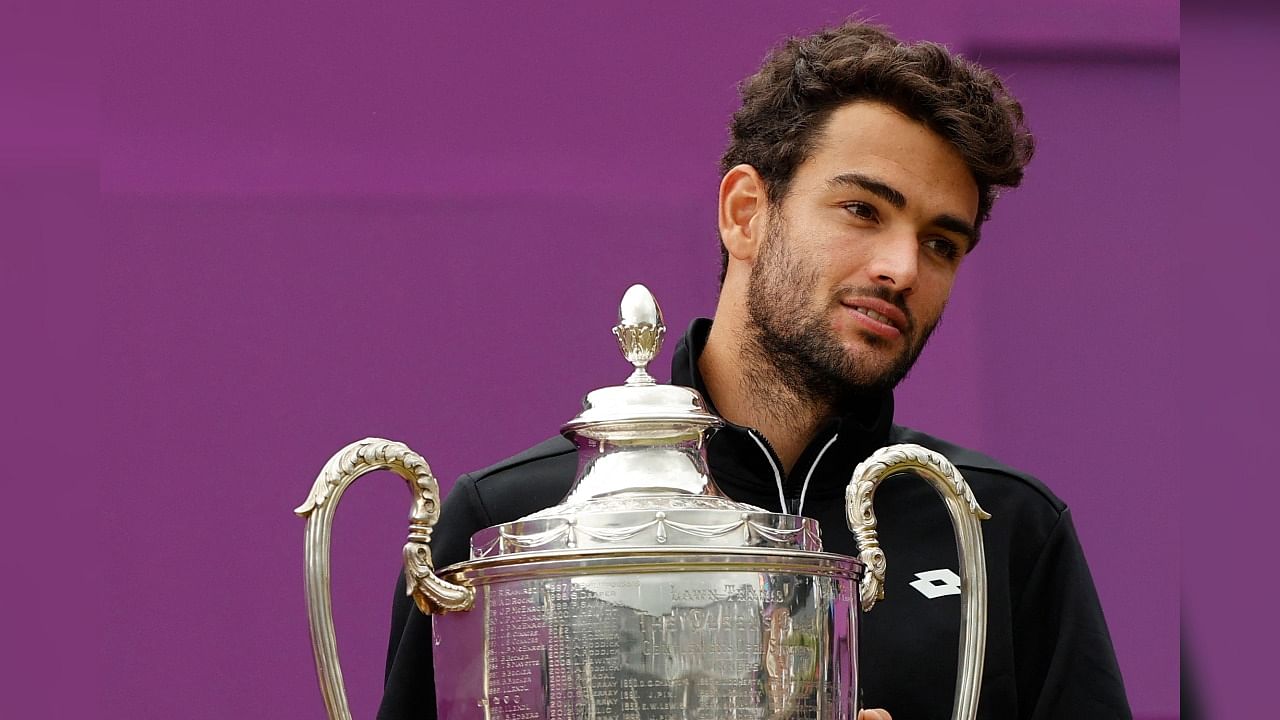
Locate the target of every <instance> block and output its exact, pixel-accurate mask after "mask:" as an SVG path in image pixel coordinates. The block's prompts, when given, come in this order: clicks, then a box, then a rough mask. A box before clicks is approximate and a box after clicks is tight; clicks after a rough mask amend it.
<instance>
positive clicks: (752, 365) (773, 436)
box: [698, 324, 833, 474]
mask: <svg viewBox="0 0 1280 720" xmlns="http://www.w3.org/2000/svg"><path fill="white" fill-rule="evenodd" d="M744 335H745V333H738V334H734V333H732V331H731V330H729V329H728V328H722V327H721V326H720V325H719V324H713V325H712V326H711V334H710V336H709V337H708V338H707V345H706V347H705V348H704V349H703V351H702V355H701V357H699V358H698V370H699V372H700V373H701V374H702V379H703V382H704V383H706V387H707V391H708V392H709V393H710V394H711V402H712V403H713V404H714V405H715V408H716V410H717V412H719V413H720V415H721V416H723V417H724V418H725V419H726V420H728V421H729V422H732V423H734V424H735V425H744V426H746V427H751V428H755V429H756V430H758V431H760V432H761V433H762V434H763V435H764V436H765V439H767V440H768V441H769V445H770V446H772V447H773V450H774V452H776V453H777V454H778V459H779V460H780V461H781V462H782V469H783V472H784V473H786V474H790V472H791V468H793V467H795V464H796V461H797V460H799V458H800V454H801V453H803V452H804V449H805V448H806V447H807V446H808V445H809V443H810V441H812V440H813V437H814V435H816V434H817V432H818V430H819V429H820V428H821V427H822V425H823V424H824V423H826V422H827V420H829V419H830V417H831V414H832V412H833V409H832V407H831V406H830V404H829V403H822V402H818V401H816V400H814V399H812V398H808V397H805V396H803V395H801V394H800V393H797V392H796V391H795V389H794V388H792V387H791V386H790V385H789V384H787V383H786V382H784V381H783V379H782V378H781V377H780V376H779V374H778V371H777V369H776V368H775V367H774V365H773V363H771V362H769V359H768V358H767V357H765V356H764V353H763V352H762V351H761V350H760V349H759V348H758V347H756V346H755V345H754V344H752V343H751V342H750V341H749V340H748V339H746V338H745V337H744Z"/></svg>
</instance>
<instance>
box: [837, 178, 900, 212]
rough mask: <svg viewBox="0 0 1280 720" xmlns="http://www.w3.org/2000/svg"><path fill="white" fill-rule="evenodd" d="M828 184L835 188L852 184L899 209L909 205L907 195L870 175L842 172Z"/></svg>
mask: <svg viewBox="0 0 1280 720" xmlns="http://www.w3.org/2000/svg"><path fill="white" fill-rule="evenodd" d="M827 185H830V186H831V187H833V188H839V187H848V186H850V185H852V186H854V187H860V188H862V189H863V190H866V191H867V192H869V193H871V194H872V195H875V196H876V197H878V198H880V199H881V200H884V201H885V202H887V203H889V204H890V205H892V206H894V207H896V208H898V209H899V210H901V209H903V208H905V207H906V206H907V198H906V196H905V195H903V194H902V193H900V192H898V191H897V190H894V189H893V188H892V187H890V186H889V185H886V184H884V183H882V182H880V181H879V180H877V179H875V178H873V177H871V176H870V175H863V174H862V173H852V172H850V173H841V174H839V175H836V176H835V177H833V178H831V179H830V180H828V181H827Z"/></svg>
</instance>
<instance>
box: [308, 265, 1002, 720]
mask: <svg viewBox="0 0 1280 720" xmlns="http://www.w3.org/2000/svg"><path fill="white" fill-rule="evenodd" d="M620 316H621V320H620V322H619V325H618V326H617V327H615V328H614V333H615V335H617V337H618V341H619V344H620V346H621V348H622V351H623V354H624V355H625V356H626V358H627V359H628V360H629V361H630V362H631V363H632V365H633V366H634V371H633V372H632V374H631V376H630V377H629V378H628V379H627V381H626V383H625V384H623V385H621V386H617V387H608V388H602V389H599V390H595V391H592V392H591V393H589V394H588V395H587V397H586V399H585V400H584V403H583V405H584V409H583V411H582V413H580V414H579V415H578V416H577V417H576V418H574V419H573V420H571V421H570V422H569V423H567V424H566V425H565V426H564V427H563V428H562V432H563V433H564V434H565V436H566V437H568V438H569V439H571V440H572V441H573V442H574V443H575V445H576V446H577V448H578V472H577V476H576V478H575V481H574V483H573V486H572V489H571V490H570V492H569V494H568V495H567V496H566V497H565V499H564V500H563V501H561V503H559V504H558V505H555V506H552V507H550V508H547V509H545V510H542V511H539V512H536V513H534V514H532V515H529V516H526V517H524V518H521V519H519V520H516V521H514V522H509V523H505V524H502V525H498V526H494V527H490V528H488V529H485V530H482V531H481V532H479V533H476V534H475V535H474V536H473V537H472V541H471V559H470V560H468V561H466V562H462V563H458V564H455V565H453V566H450V567H448V568H444V569H442V570H440V571H439V573H436V572H435V570H434V569H433V567H432V563H431V556H430V547H429V542H430V536H431V527H432V526H433V525H434V524H435V521H436V520H437V518H438V513H439V489H438V486H437V483H436V480H435V478H434V477H432V476H431V473H430V470H429V468H428V467H427V464H426V462H425V461H424V460H423V459H422V458H421V457H420V456H418V455H417V454H416V453H413V452H412V451H411V450H409V449H408V448H407V447H405V446H404V445H402V444H400V443H394V442H390V441H386V440H379V439H368V440H364V441H361V442H358V443H353V444H352V445H349V446H348V447H347V448H344V449H343V450H342V451H340V452H339V453H338V454H337V455H335V456H334V457H333V458H332V459H331V460H330V461H329V463H328V464H327V465H326V466H325V468H324V470H323V471H322V472H321V474H320V477H319V478H317V480H316V482H315V484H314V486H313V488H312V491H311V495H310V496H309V497H308V499H307V502H306V503H304V505H303V506H302V507H300V508H298V510H297V512H298V513H299V514H300V515H303V516H304V517H306V518H307V531H306V532H307V545H306V554H307V599H308V612H309V616H310V620H311V633H312V644H313V648H314V650H315V656H316V666H317V672H318V674H319V678H320V686H321V692H322V694H323V696H324V699H325V705H326V708H327V710H328V712H329V717H330V718H334V719H338V718H349V717H350V713H349V710H348V708H347V702H346V698H345V694H344V691H343V686H342V674H341V670H340V669H339V665H338V659H337V653H336V649H335V645H334V633H333V622H332V614H331V611H330V607H329V587H328V577H329V558H328V555H329V531H330V526H331V523H332V513H333V509H334V506H335V504H336V502H337V500H338V499H339V497H340V496H341V494H342V492H343V491H344V490H345V489H346V487H347V486H348V485H349V484H350V483H351V482H353V481H354V480H355V479H356V478H357V477H359V476H360V475H363V474H364V473H366V472H369V471H370V470H375V469H391V470H394V471H396V472H397V473H398V474H400V475H401V476H402V477H404V478H405V479H406V480H407V481H408V482H409V484H410V487H411V489H412V490H413V491H414V495H415V500H414V506H413V510H412V512H411V515H410V533H409V542H408V543H407V544H406V546H405V551H404V555H405V572H406V577H407V579H408V587H409V592H410V593H411V594H412V595H413V597H414V600H415V602H416V604H417V605H418V607H419V608H420V609H421V610H422V611H423V612H426V613H429V614H432V615H433V618H432V620H433V634H434V644H435V647H434V652H435V653H436V657H437V658H440V657H447V658H449V659H450V665H452V666H453V672H452V674H451V676H450V678H449V680H448V682H439V683H437V687H436V693H437V699H438V702H439V704H440V709H441V715H440V716H441V717H442V718H485V719H493V720H499V719H504V720H543V719H545V720H553V719H559V718H565V719H568V718H601V719H603V718H610V719H613V718H618V719H627V720H668V719H671V720H675V719H677V718H678V719H680V720H692V719H695V718H705V719H707V720H712V719H714V720H727V719H734V720H747V719H750V720H764V719H778V720H781V719H783V718H788V719H790V718H794V719H796V720H802V719H805V720H833V719H837V718H839V719H852V718H854V717H855V715H856V714H857V697H858V695H857V687H858V685H857V672H856V670H857V662H858V660H857V658H858V655H857V626H858V614H859V611H860V609H861V610H869V609H870V608H871V606H872V605H873V604H874V603H875V602H876V600H878V599H879V598H880V597H881V596H882V583H883V578H884V570H885V559H884V553H883V552H882V551H881V550H880V548H879V545H878V543H877V541H876V536H875V525H876V519H875V515H874V513H873V512H872V495H873V493H874V491H875V488H876V487H877V486H878V484H879V483H880V482H881V481H882V480H883V479H884V478H886V477H888V476H890V475H893V474H895V473H898V472H902V471H911V472H915V473H916V474H919V475H921V476H922V477H924V478H925V479H926V480H928V481H929V482H930V483H931V484H933V486H934V487H935V488H936V489H937V490H938V492H939V493H940V494H941V495H942V497H943V499H944V500H945V502H946V504H947V506H948V508H949V510H950V511H951V516H952V521H953V524H954V526H955V529H956V538H957V541H958V544H959V546H960V570H961V575H962V579H961V581H962V587H963V592H962V595H961V611H962V615H963V624H962V628H961V643H960V658H959V669H958V679H957V687H956V696H955V698H956V699H955V708H954V711H953V712H954V714H953V717H955V718H972V717H973V715H974V713H975V711H976V708H977V693H978V686H979V683H980V679H981V659H982V654H983V649H984V644H985V627H986V588H985V571H984V567H983V555H982V547H981V533H980V529H979V527H978V520H979V519H982V518H985V517H986V514H985V513H984V512H983V511H982V510H981V508H979V507H978V505H977V503H976V501H975V500H974V498H973V496H972V494H971V493H970V492H969V490H968V487H967V486H966V485H965V483H964V481H963V479H962V478H961V477H960V474H959V473H958V472H957V471H956V470H955V468H954V467H953V466H952V465H951V464H950V463H949V462H948V461H947V460H946V459H945V458H943V457H942V456H940V455H938V454H936V453H933V452H932V451H930V450H927V449H925V448H922V447H919V446H914V445H898V446H892V447H889V448H884V449H882V450H880V451H878V452H876V453H875V454H873V455H872V456H871V457H870V458H868V459H867V460H866V461H865V462H863V463H862V464H860V465H859V466H858V467H857V468H856V469H855V471H854V473H853V476H852V478H851V481H850V484H849V488H848V492H847V501H846V510H847V515H848V518H849V523H850V528H851V529H852V530H853V532H854V533H855V535H856V537H857V539H858V546H859V550H860V554H859V557H858V558H852V557H847V556H844V555H838V554H833V553H826V552H823V551H822V544H821V540H820V538H819V532H818V525H817V522H816V521H815V520H812V519H809V518H805V517H800V516H796V515H784V514H780V513H772V512H767V511H765V510H763V509H761V508H758V507H754V506H751V505H746V504H743V503H739V502H735V501H734V500H732V499H730V498H728V497H726V496H725V495H724V494H723V493H722V492H721V491H720V490H719V488H717V487H716V484H715V481H714V480H713V478H712V477H711V475H710V473H709V472H708V470H707V464H706V454H705V447H706V441H707V438H708V437H709V435H710V433H711V432H713V431H714V430H715V428H716V427H718V426H719V425H720V424H721V421H720V419H719V418H717V417H715V416H714V415H712V414H710V413H709V412H708V411H707V409H706V405H705V403H704V401H703V399H702V398H701V396H699V394H698V393H697V392H696V391H694V390H691V389H688V388H683V387H676V386H671V385H660V384H657V383H656V382H655V381H654V379H653V378H652V377H651V376H650V375H649V373H648V372H647V369H646V365H647V364H648V362H649V361H650V360H651V359H652V358H653V357H654V355H656V354H657V351H658V348H659V347H660V345H661V340H662V336H663V333H664V327H663V325H662V319H661V314H660V312H659V310H658V307H657V303H656V302H654V300H653V297H652V295H650V294H649V292H648V290H647V289H645V288H644V287H643V286H639V285H637V286H633V287H632V288H631V289H629V290H628V291H627V293H626V294H625V295H624V297H623V302H622V308H621V311H620ZM423 682H432V678H423Z"/></svg>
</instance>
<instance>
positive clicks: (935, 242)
mask: <svg viewBox="0 0 1280 720" xmlns="http://www.w3.org/2000/svg"><path fill="white" fill-rule="evenodd" d="M924 244H925V247H927V248H929V249H930V250H931V251H933V253H934V254H936V255H937V256H938V257H940V258H942V259H944V260H950V261H954V260H956V259H957V258H959V257H960V245H959V243H956V242H955V241H953V240H950V239H948V238H945V237H931V238H929V239H928V240H926V241H925V243H924Z"/></svg>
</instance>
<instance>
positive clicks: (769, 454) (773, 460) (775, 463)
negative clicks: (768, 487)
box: [746, 428, 789, 513]
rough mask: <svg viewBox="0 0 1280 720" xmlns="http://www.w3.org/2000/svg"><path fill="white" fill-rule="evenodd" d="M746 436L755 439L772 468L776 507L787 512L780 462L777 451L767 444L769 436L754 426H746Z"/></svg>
mask: <svg viewBox="0 0 1280 720" xmlns="http://www.w3.org/2000/svg"><path fill="white" fill-rule="evenodd" d="M746 430H747V436H748V437H750V438H751V439H752V440H755V441H756V445H757V446H759V448H760V452H762V453H764V459H765V460H768V461H769V467H770V468H772V469H773V481H774V483H775V484H776V485H777V486H778V507H780V508H781V509H782V512H784V513H786V512H789V509H788V503H787V496H786V493H785V492H784V491H783V489H782V487H783V486H782V462H781V461H779V460H778V453H777V451H776V450H774V449H773V446H772V445H770V444H769V438H767V437H765V436H764V435H762V434H760V433H759V432H757V431H756V429H755V428H746Z"/></svg>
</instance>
